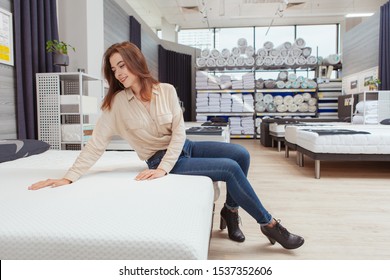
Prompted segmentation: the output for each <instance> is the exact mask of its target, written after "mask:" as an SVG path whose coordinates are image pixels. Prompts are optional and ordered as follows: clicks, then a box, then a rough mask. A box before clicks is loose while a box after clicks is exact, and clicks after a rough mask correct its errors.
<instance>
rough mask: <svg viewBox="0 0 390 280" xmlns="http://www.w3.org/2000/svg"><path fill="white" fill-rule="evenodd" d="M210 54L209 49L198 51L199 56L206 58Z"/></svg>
mask: <svg viewBox="0 0 390 280" xmlns="http://www.w3.org/2000/svg"><path fill="white" fill-rule="evenodd" d="M209 56H210V49H203V50H201V51H200V57H203V58H208V57H209Z"/></svg>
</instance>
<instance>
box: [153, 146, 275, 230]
mask: <svg viewBox="0 0 390 280" xmlns="http://www.w3.org/2000/svg"><path fill="white" fill-rule="evenodd" d="M164 154H165V153H164V152H163V151H162V152H158V153H157V154H156V156H153V159H152V160H148V161H147V164H148V166H149V168H150V169H156V168H157V167H158V164H159V163H160V161H161V159H162V157H163V156H164ZM249 164H250V155H249V152H248V151H247V150H246V149H245V148H244V147H243V146H241V145H238V144H231V143H223V142H214V141H194V142H192V141H190V140H186V142H185V144H184V147H183V152H182V153H181V155H180V157H179V159H178V160H177V162H176V164H175V166H174V167H173V169H172V170H171V172H170V173H172V174H182V175H202V176H207V177H209V178H211V180H213V181H224V182H226V189H227V194H226V202H225V205H226V207H227V208H229V209H234V208H238V207H239V206H240V207H242V208H243V209H244V210H245V211H246V212H248V213H249V214H250V215H251V216H252V217H253V218H254V219H255V220H256V221H257V222H258V223H259V224H260V225H266V224H268V223H270V222H271V220H272V216H271V215H270V214H269V213H268V211H267V210H266V209H265V208H264V206H263V205H262V204H261V202H260V200H259V198H258V197H257V195H256V193H255V192H254V190H253V188H252V186H251V184H250V183H249V181H248V179H247V175H248V169H249Z"/></svg>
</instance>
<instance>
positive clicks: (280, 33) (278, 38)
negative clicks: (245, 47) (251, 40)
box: [255, 26, 295, 50]
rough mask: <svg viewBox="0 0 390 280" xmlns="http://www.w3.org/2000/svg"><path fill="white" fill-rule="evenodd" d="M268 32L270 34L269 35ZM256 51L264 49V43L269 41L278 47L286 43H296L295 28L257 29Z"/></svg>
mask: <svg viewBox="0 0 390 280" xmlns="http://www.w3.org/2000/svg"><path fill="white" fill-rule="evenodd" d="M267 31H268V33H267ZM255 36H256V37H255V38H256V50H258V49H260V48H262V47H263V45H264V43H265V42H267V41H269V42H272V43H273V44H274V47H277V46H279V45H281V44H283V43H285V42H290V43H293V42H294V40H295V39H294V26H271V28H269V30H268V27H256V28H255Z"/></svg>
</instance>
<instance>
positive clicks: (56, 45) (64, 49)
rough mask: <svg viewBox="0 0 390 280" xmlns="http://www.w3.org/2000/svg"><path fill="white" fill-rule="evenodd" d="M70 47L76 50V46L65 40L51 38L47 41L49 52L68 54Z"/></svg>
mask: <svg viewBox="0 0 390 280" xmlns="http://www.w3.org/2000/svg"><path fill="white" fill-rule="evenodd" d="M68 48H71V49H72V50H73V51H76V49H75V48H74V47H72V46H71V45H69V44H67V43H65V42H63V41H57V40H49V41H47V42H46V51H47V52H54V53H61V54H68Z"/></svg>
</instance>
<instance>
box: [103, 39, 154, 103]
mask: <svg viewBox="0 0 390 280" xmlns="http://www.w3.org/2000/svg"><path fill="white" fill-rule="evenodd" d="M114 53H119V54H120V55H121V56H122V59H123V62H124V63H125V65H126V67H127V69H128V70H129V71H130V72H131V73H133V74H134V75H136V76H137V77H138V78H139V80H140V84H141V91H140V94H141V99H142V100H144V101H150V100H151V98H152V95H151V91H152V87H153V85H156V84H158V83H159V82H158V81H157V80H156V79H154V78H153V77H152V75H151V74H150V71H149V69H148V65H147V64H146V59H145V56H144V55H143V54H142V52H141V50H140V49H139V48H138V47H137V46H136V45H134V44H133V43H130V42H127V41H126V42H122V43H117V44H113V45H112V46H111V47H109V48H108V49H107V50H106V52H105V53H104V56H103V72H104V77H105V78H106V80H107V82H108V93H107V95H106V96H105V97H104V100H103V104H102V107H101V108H102V110H104V109H108V110H110V109H111V103H112V100H113V99H114V96H115V94H116V93H118V92H119V91H121V90H123V85H122V84H121V83H120V82H119V81H118V80H117V79H116V78H115V74H114V73H113V72H112V70H111V64H110V57H111V56H112V55H113V54H114Z"/></svg>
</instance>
